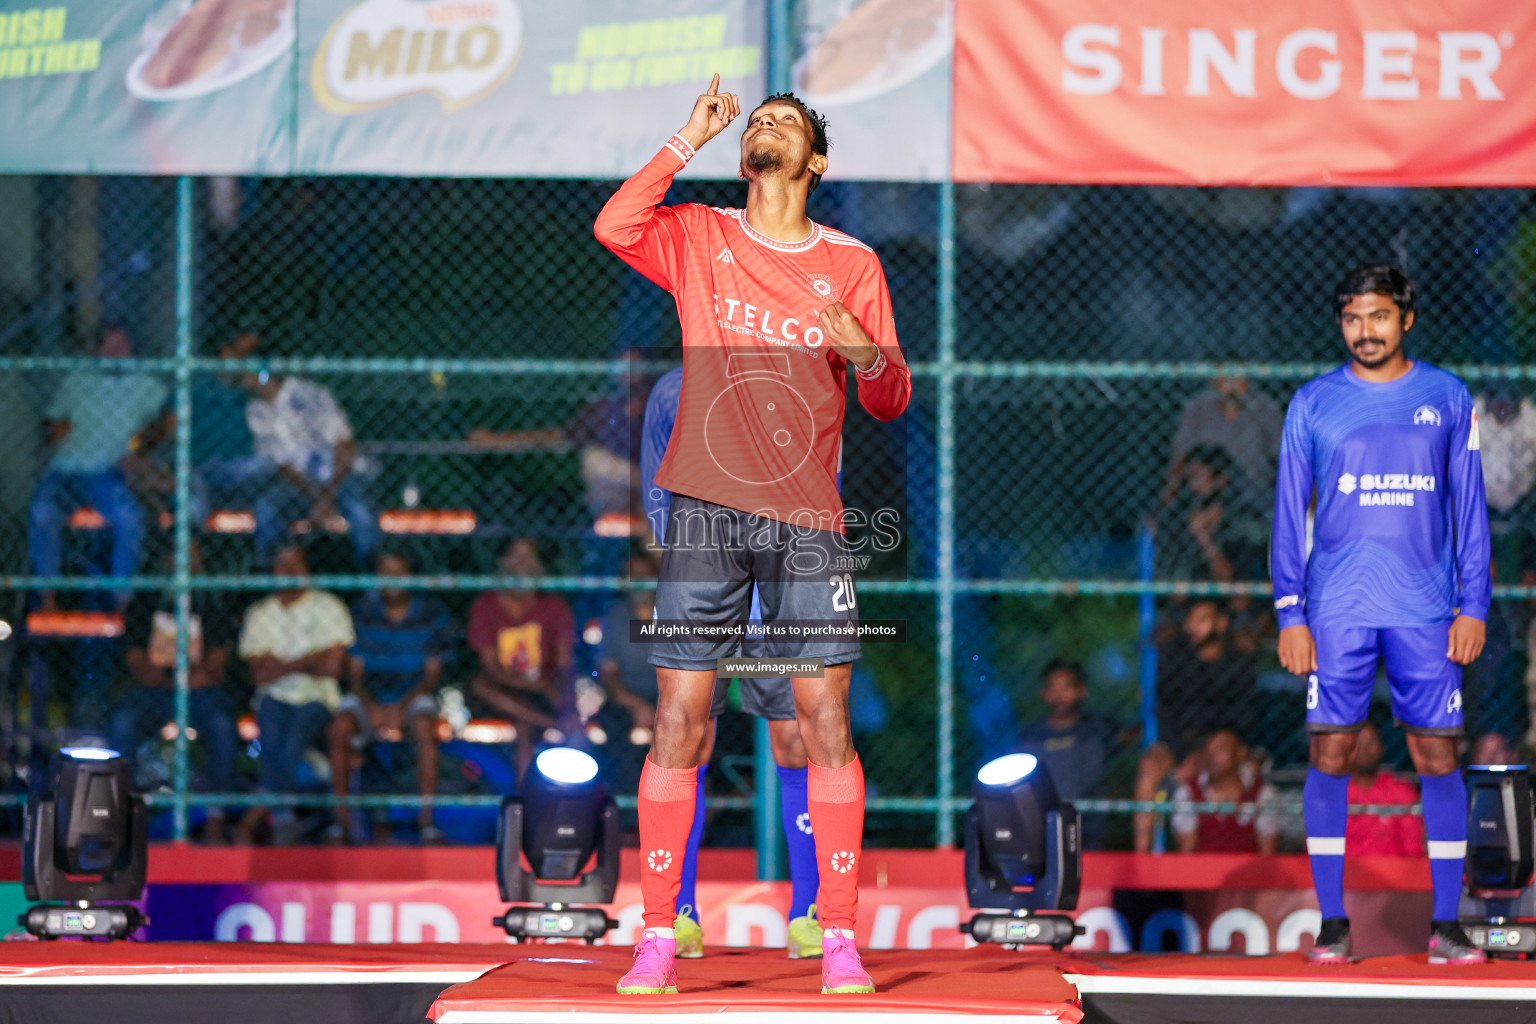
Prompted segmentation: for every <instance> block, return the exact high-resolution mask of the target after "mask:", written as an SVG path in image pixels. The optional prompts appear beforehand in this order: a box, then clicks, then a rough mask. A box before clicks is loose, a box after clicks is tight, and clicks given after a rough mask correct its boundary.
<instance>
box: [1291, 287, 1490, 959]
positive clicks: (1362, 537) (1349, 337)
mask: <svg viewBox="0 0 1536 1024" xmlns="http://www.w3.org/2000/svg"><path fill="white" fill-rule="evenodd" d="M1335 311H1336V313H1337V316H1338V321H1339V326H1340V327H1341V328H1342V330H1343V333H1344V343H1345V345H1346V346H1347V347H1348V349H1349V356H1350V360H1349V362H1348V363H1347V364H1345V365H1344V366H1343V367H1341V368H1339V369H1337V370H1334V371H1333V372H1332V373H1326V374H1324V375H1323V376H1321V377H1318V378H1316V379H1314V380H1311V381H1309V382H1307V383H1306V384H1305V385H1303V386H1302V388H1301V389H1300V390H1299V391H1297V392H1296V396H1295V397H1294V398H1293V399H1292V400H1291V406H1290V409H1289V410H1288V411H1287V412H1286V416H1285V428H1284V431H1283V433H1282V435H1281V443H1280V467H1279V474H1278V476H1277V478H1276V484H1275V525H1274V535H1273V539H1272V549H1271V572H1272V574H1273V576H1274V585H1275V611H1276V614H1277V616H1278V618H1279V620H1280V662H1281V664H1283V665H1284V666H1285V668H1286V669H1287V670H1288V671H1291V672H1294V673H1296V674H1297V675H1299V676H1305V677H1306V679H1307V728H1308V731H1309V732H1311V734H1312V752H1311V762H1312V766H1311V770H1310V771H1309V772H1308V773H1307V783H1306V788H1305V790H1304V791H1303V795H1302V803H1303V807H1304V810H1305V817H1306V827H1307V852H1308V853H1309V854H1310V855H1311V860H1312V882H1313V885H1314V887H1315V888H1316V890H1317V901H1318V905H1319V907H1320V908H1321V911H1322V916H1323V924H1322V928H1321V929H1320V933H1319V934H1318V936H1317V940H1316V942H1315V944H1314V945H1313V948H1312V952H1311V953H1310V954H1309V959H1310V961H1311V962H1312V963H1314V964H1341V963H1347V962H1348V960H1349V954H1350V941H1349V919H1348V918H1347V917H1346V916H1345V915H1344V825H1345V819H1346V817H1347V814H1348V810H1347V808H1348V797H1347V792H1348V787H1349V773H1350V768H1351V765H1352V764H1353V763H1354V757H1355V741H1356V739H1357V737H1358V736H1359V730H1360V728H1361V727H1362V726H1363V725H1364V724H1365V719H1366V712H1367V710H1368V709H1369V707H1370V701H1371V690H1372V689H1373V687H1374V685H1375V681H1376V666H1377V662H1378V661H1379V660H1384V661H1385V663H1386V670H1387V678H1388V679H1389V681H1390V682H1391V689H1392V713H1393V715H1394V716H1395V717H1396V718H1397V721H1398V723H1399V724H1400V725H1401V726H1402V727H1403V730H1404V731H1405V732H1406V733H1407V735H1408V751H1409V753H1410V754H1411V755H1412V757H1413V764H1414V767H1415V768H1416V769H1417V770H1418V773H1419V779H1420V782H1421V785H1422V793H1423V800H1422V802H1423V808H1424V830H1425V833H1426V835H1427V837H1428V840H1429V858H1430V861H1429V863H1430V875H1431V878H1432V880H1433V883H1434V914H1433V921H1432V923H1431V926H1430V939H1429V962H1430V963H1432V964H1447V963H1449V964H1473V963H1482V962H1484V961H1485V960H1486V959H1487V957H1486V956H1485V955H1484V954H1483V952H1482V951H1481V950H1478V949H1476V948H1475V947H1473V946H1472V944H1471V943H1470V942H1469V941H1468V940H1467V936H1466V934H1465V933H1464V932H1463V931H1462V930H1461V928H1460V927H1459V926H1458V925H1457V923H1456V916H1457V906H1458V903H1459V901H1460V897H1461V878H1462V863H1463V861H1464V860H1465V858H1466V850H1467V791H1466V787H1465V784H1464V783H1463V782H1462V778H1461V771H1460V769H1459V768H1458V766H1457V761H1456V741H1457V738H1458V737H1459V736H1460V735H1461V732H1462V717H1461V667H1462V666H1463V665H1467V664H1470V663H1471V662H1472V661H1473V659H1475V658H1476V657H1477V656H1478V654H1479V653H1481V651H1482V649H1483V640H1484V633H1485V629H1484V620H1485V618H1486V617H1487V614H1488V606H1489V603H1490V601H1491V599H1492V597H1491V594H1492V586H1491V581H1490V578H1489V573H1488V560H1489V542H1488V509H1487V505H1486V503H1485V501H1484V498H1483V469H1482V461H1481V455H1480V454H1479V452H1478V436H1477V416H1476V414H1475V413H1474V412H1473V409H1472V396H1471V395H1470V394H1469V393H1468V392H1467V387H1466V385H1465V384H1463V383H1462V382H1461V380H1460V379H1459V378H1457V377H1456V376H1454V375H1452V374H1450V373H1447V372H1445V371H1444V370H1441V369H1438V368H1436V367H1434V366H1431V365H1429V364H1428V363H1426V362H1423V361H1422V360H1414V359H1409V358H1408V356H1407V354H1406V353H1405V352H1404V350H1403V338H1404V336H1405V335H1406V334H1407V333H1408V331H1409V330H1410V329H1411V328H1412V327H1413V324H1414V288H1413V282H1412V281H1410V280H1408V277H1407V275H1406V274H1404V273H1403V272H1402V270H1400V269H1399V268H1397V267H1395V266H1391V265H1388V264H1372V265H1367V266H1361V267H1357V268H1356V269H1354V270H1352V271H1350V273H1349V274H1348V276H1346V277H1345V278H1344V280H1343V281H1342V282H1341V283H1340V285H1339V287H1338V291H1337V296H1336V306H1335ZM1314 491H1315V493H1316V496H1317V512H1316V519H1315V523H1314V528H1313V548H1312V554H1311V557H1310V558H1308V557H1307V523H1306V520H1307V506H1308V504H1309V503H1310V502H1311V500H1312V496H1313V493H1314Z"/></svg>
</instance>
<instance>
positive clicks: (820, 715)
mask: <svg viewBox="0 0 1536 1024" xmlns="http://www.w3.org/2000/svg"><path fill="white" fill-rule="evenodd" d="M800 736H801V739H802V742H803V743H804V745H805V749H806V753H807V755H808V756H809V757H810V759H811V760H812V761H815V762H816V763H817V764H823V765H824V764H828V763H829V761H833V760H839V759H841V758H845V757H847V756H848V755H849V752H850V751H851V748H852V746H853V733H852V731H851V729H850V728H849V722H848V711H847V708H845V707H841V706H839V705H836V704H823V705H820V706H817V707H812V708H804V709H801V711H800ZM839 763H840V761H839Z"/></svg>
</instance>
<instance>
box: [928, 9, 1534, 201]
mask: <svg viewBox="0 0 1536 1024" xmlns="http://www.w3.org/2000/svg"><path fill="white" fill-rule="evenodd" d="M953 129H954V154H953V164H954V176H955V179H956V180H958V181H993V182H1055V183H1082V184H1168V185H1346V184H1353V185H1467V186H1493V185H1530V184H1532V183H1533V182H1536V4H1531V3H1511V2H1509V0H1458V2H1457V3H1411V4H1405V3H1399V2H1394V0H1295V2H1292V3H1283V4H1277V3H1271V2H1266V0H1146V2H1142V3H1136V4H1126V3H1121V2H1117V0H959V4H958V8H957V12H956V23H955V55H954V123H953Z"/></svg>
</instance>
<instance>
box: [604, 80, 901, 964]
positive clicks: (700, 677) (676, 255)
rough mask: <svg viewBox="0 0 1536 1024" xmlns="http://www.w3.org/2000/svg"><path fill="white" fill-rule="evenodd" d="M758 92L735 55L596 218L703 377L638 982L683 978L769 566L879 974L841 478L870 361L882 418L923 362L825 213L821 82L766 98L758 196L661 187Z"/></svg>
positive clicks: (827, 808) (770, 620)
mask: <svg viewBox="0 0 1536 1024" xmlns="http://www.w3.org/2000/svg"><path fill="white" fill-rule="evenodd" d="M740 114H741V101H740V99H739V98H738V97H737V96H735V95H734V94H731V93H721V92H720V76H719V75H716V76H715V78H714V81H713V82H711V83H710V87H709V91H708V92H706V93H704V94H703V95H701V96H699V97H698V99H697V100H696V101H695V102H694V107H693V113H692V115H691V116H690V117H689V118H688V123H687V124H685V125H684V126H683V127H682V129H681V130H680V131H678V133H677V134H676V135H674V136H673V137H672V138H671V139H669V140H668V141H667V143H666V145H664V146H663V147H662V149H661V151H660V152H658V153H657V154H656V156H655V157H653V158H652V159H651V161H650V162H649V163H647V164H646V165H645V167H644V168H642V169H641V170H640V172H639V173H638V174H636V175H635V176H634V177H632V178H630V179H629V180H628V181H626V182H625V183H624V184H623V186H622V187H620V189H619V190H618V192H617V193H615V194H614V196H613V198H612V199H610V200H609V201H608V204H607V205H606V206H605V207H604V208H603V211H602V213H601V214H600V215H599V216H598V218H597V225H596V235H597V238H598V240H599V241H601V242H602V243H603V244H604V245H606V246H607V247H608V248H609V249H611V250H613V251H614V252H615V253H616V254H618V255H619V256H620V257H621V258H622V259H624V261H625V262H627V263H629V264H630V265H631V266H633V267H634V268H635V269H637V270H639V271H640V272H641V273H643V274H645V275H646V276H647V277H648V278H650V279H651V280H652V281H654V282H656V283H657V284H658V285H660V286H661V287H663V288H665V289H667V290H668V291H669V292H671V293H672V294H673V296H674V297H675V298H676V301H677V308H678V315H679V317H680V319H681V320H682V328H683V384H682V394H681V397H680V399H679V402H678V413H677V420H676V422H675V424H674V425H673V432H672V437H671V439H670V441H669V443H668V445H667V454H666V457H665V459H664V460H663V461H662V464H661V467H660V469H659V470H658V472H657V474H656V483H657V485H658V486H660V487H664V488H666V489H667V490H669V491H671V492H673V495H674V497H673V500H672V506H671V510H670V513H669V520H668V525H667V531H666V542H665V550H664V553H663V556H662V565H661V574H660V579H659V583H658V586H657V592H656V618H655V622H654V631H655V632H656V633H657V634H658V635H659V636H664V639H660V640H658V642H657V643H656V644H655V646H654V648H653V653H652V655H651V662H652V664H654V665H656V666H657V682H658V689H659V696H658V700H657V709H656V735H655V740H654V743H653V745H652V747H651V753H650V756H649V757H648V758H647V759H646V763H645V766H644V769H643V771H642V773H641V778H640V795H639V809H640V843H641V854H642V855H641V891H642V893H643V895H644V899H645V931H644V935H643V937H642V938H641V941H640V944H639V946H638V947H637V948H636V950H635V966H634V968H633V969H632V970H631V971H630V972H629V973H628V974H627V975H625V977H624V979H623V980H622V981H620V982H619V986H618V990H619V991H620V992H622V993H633V994H642V993H661V992H675V991H676V990H677V972H676V967H675V959H674V958H675V954H676V949H677V944H676V939H675V936H674V935H673V931H672V928H673V920H674V916H675V902H674V901H675V899H676V896H677V890H678V879H679V875H680V872H681V870H682V861H683V857H682V853H683V850H684V847H685V845H686V843H687V840H688V831H689V828H690V826H691V825H692V822H693V812H694V796H695V789H696V787H697V784H698V782H697V775H696V773H695V767H696V765H697V764H698V758H699V752H700V749H701V746H702V743H703V740H704V736H705V730H706V728H707V726H708V723H709V715H710V698H711V695H712V692H713V689H714V683H715V668H716V662H717V660H718V659H719V658H722V657H727V656H731V655H734V654H737V653H738V652H739V651H740V649H741V635H740V633H739V631H738V630H737V627H738V626H739V624H743V623H745V621H746V620H747V618H748V605H749V602H750V600H751V595H752V588H753V584H754V583H755V584H756V585H757V588H758V592H759V595H760V597H761V601H762V612H763V622H764V624H765V625H766V626H767V627H768V629H769V630H771V631H772V632H771V634H770V635H769V636H768V637H767V638H765V639H764V642H763V643H760V644H757V645H754V651H755V652H756V651H763V650H765V649H766V651H767V653H770V654H773V655H777V656H780V657H784V658H790V659H794V660H795V661H798V662H804V663H806V664H805V666H804V667H802V668H798V669H796V670H794V671H792V673H791V674H792V676H793V686H794V694H795V709H796V713H797V715H798V718H799V723H800V729H801V734H802V736H803V738H804V741H805V746H806V752H807V754H808V755H809V761H810V764H809V767H808V772H807V775H808V777H807V789H808V802H809V808H810V816H811V831H812V833H813V834H814V835H815V839H816V856H817V861H818V865H819V867H820V870H821V891H820V894H819V897H818V900H817V905H818V910H819V916H820V919H821V922H822V925H823V927H824V938H823V945H822V954H823V955H822V991H823V992H828V993H842V992H872V991H874V986H873V984H872V983H871V981H870V977H869V974H868V973H867V972H866V971H865V970H864V967H863V965H862V963H861V962H860V960H859V954H858V951H857V949H856V948H855V947H854V942H853V926H854V918H855V916H856V913H857V909H858V868H859V860H860V856H861V854H862V844H863V831H864V773H863V769H862V767H861V766H860V764H859V759H858V755H857V754H856V753H855V752H854V749H853V737H852V732H851V729H850V726H849V718H848V683H849V678H850V671H851V662H852V661H853V659H855V658H857V657H858V656H859V642H858V613H857V610H856V609H857V600H856V597H855V594H854V587H853V577H852V576H851V575H850V574H848V572H847V571H846V567H847V566H848V564H850V563H849V561H848V556H849V549H848V544H847V538H846V534H845V529H844V521H843V509H842V500H841V498H840V496H839V494H838V489H837V482H836V481H837V469H838V465H839V460H840V459H841V456H842V450H841V449H842V424H843V416H844V413H845V411H846V395H847V377H848V373H849V369H850V367H851V368H852V372H853V373H854V375H855V377H856V379H857V382H858V396H859V403H860V404H861V405H863V406H864V407H865V409H867V410H868V411H869V412H870V413H871V414H872V415H874V416H875V417H876V418H878V419H881V420H890V419H894V418H895V417H897V416H899V415H901V413H902V412H903V411H904V410H905V409H906V407H907V402H908V400H909V399H910V397H911V393H912V377H911V373H910V372H909V371H908V369H907V364H906V360H905V359H904V358H903V357H902V354H901V349H900V347H899V345H898V344H897V341H896V329H895V322H894V320H893V318H892V315H891V299H890V293H889V291H888V289H887V288H886V283H885V274H884V272H883V271H882V269H881V267H880V260H879V258H878V257H877V256H876V255H875V254H874V252H873V251H872V250H871V249H870V248H869V247H868V246H866V245H864V244H863V243H862V242H860V241H858V240H857V239H854V238H852V237H850V236H848V235H845V234H843V233H842V232H839V231H834V230H832V229H831V228H827V227H825V226H823V225H820V224H817V223H815V222H814V221H812V220H811V219H810V218H808V217H807V216H806V212H805V205H806V199H807V197H809V195H810V193H811V190H812V189H814V188H815V187H816V184H817V183H818V182H819V181H820V179H821V175H822V174H823V173H825V171H826V169H827V135H826V123H825V122H824V121H823V120H822V119H821V118H820V117H819V116H818V115H817V114H816V113H815V112H814V111H812V110H810V109H809V108H807V107H806V106H805V104H804V103H802V102H801V101H800V100H799V99H797V98H796V97H794V96H792V95H788V94H783V95H777V96H771V97H769V98H768V99H767V100H765V101H764V102H763V103H762V104H761V105H759V106H758V107H757V108H756V109H754V110H753V111H751V113H750V114H749V116H748V117H747V126H746V129H745V130H744V131H743V132H742V136H741V162H740V172H739V173H740V177H741V178H742V179H743V180H745V181H746V183H747V205H746V208H745V209H721V208H716V207H706V206H700V205H697V204H682V205H677V206H659V205H658V204H659V203H660V202H661V200H662V197H663V196H664V195H665V194H666V191H667V187H668V186H669V185H670V184H671V183H672V178H673V176H674V175H675V174H677V172H678V171H680V170H682V168H683V167H684V166H685V165H686V164H687V163H688V161H689V160H691V159H692V158H693V155H694V153H695V152H696V151H697V150H698V148H699V147H700V146H702V145H704V144H705V143H706V142H708V141H709V140H711V139H713V138H714V137H715V136H716V135H719V134H720V133H721V132H722V131H724V130H725V128H726V127H727V126H728V125H730V124H731V123H732V122H733V121H734V120H736V118H737V117H738V116H740ZM667 627H670V628H667Z"/></svg>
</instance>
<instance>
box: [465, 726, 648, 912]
mask: <svg viewBox="0 0 1536 1024" xmlns="http://www.w3.org/2000/svg"><path fill="white" fill-rule="evenodd" d="M589 864H591V869H590V870H588V871H585V873H583V869H584V868H586V867H587V866H588V865H589ZM496 881H497V884H498V885H499V886H500V889H501V898H502V899H504V900H506V901H508V902H510V903H532V904H537V905H536V906H533V907H527V906H523V907H511V908H508V910H507V912H506V913H505V914H503V915H502V916H501V917H498V918H493V919H492V923H493V924H496V925H497V926H499V927H501V928H503V929H504V930H505V931H506V933H507V934H508V935H510V936H512V937H513V938H515V939H519V940H525V939H535V938H544V939H553V938H578V939H586V940H587V941H588V942H595V941H596V940H597V939H599V938H601V937H602V936H603V935H605V934H606V933H607V932H608V930H609V929H610V928H614V927H617V925H618V922H616V921H614V920H612V919H611V918H609V917H608V915H607V914H606V913H605V912H604V911H603V909H602V908H601V907H592V906H573V905H572V904H593V903H608V902H610V901H611V900H612V899H613V894H614V891H615V890H616V889H617V888H618V884H619V812H618V808H617V807H616V806H615V805H614V802H613V799H612V798H611V797H609V796H608V794H607V791H606V789H605V788H604V786H603V781H602V779H601V778H599V776H598V768H597V762H596V761H595V760H593V758H592V756H591V755H590V754H588V753H586V752H584V751H580V750H574V749H571V748H569V747H553V748H551V749H548V750H544V751H541V752H540V753H539V755H538V756H537V757H535V758H534V761H533V765H532V766H531V767H530V769H529V771H528V773H527V776H526V777H525V779H524V783H523V793H522V794H521V795H518V796H509V797H507V798H506V799H505V800H503V801H502V802H501V818H500V820H499V821H498V823H497V829H496Z"/></svg>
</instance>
